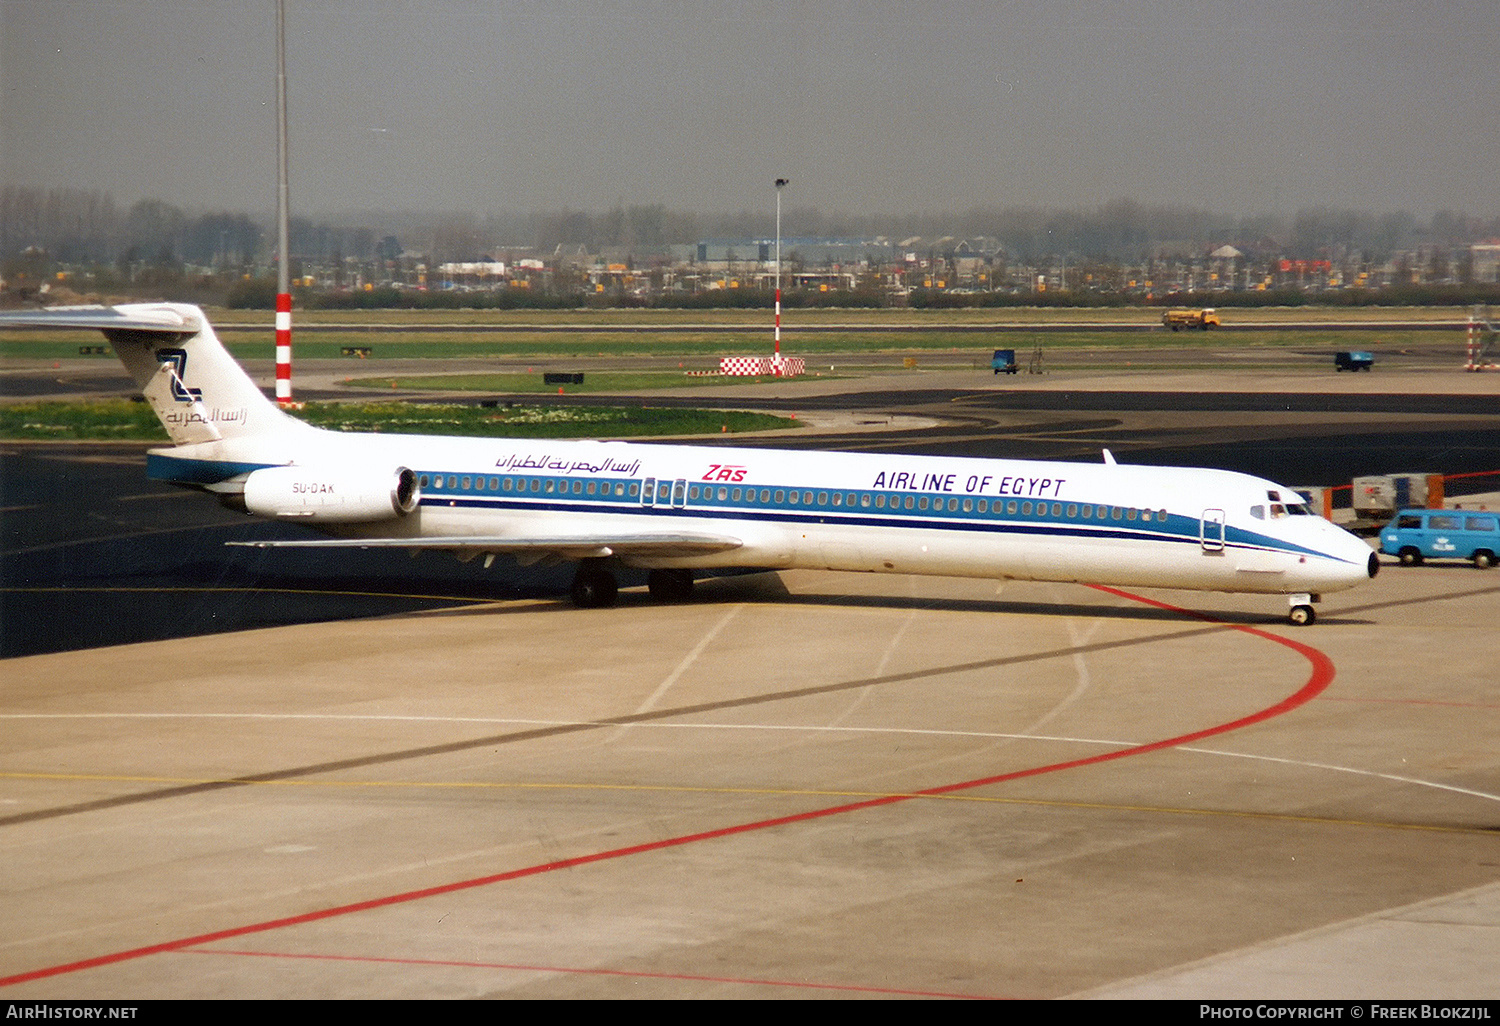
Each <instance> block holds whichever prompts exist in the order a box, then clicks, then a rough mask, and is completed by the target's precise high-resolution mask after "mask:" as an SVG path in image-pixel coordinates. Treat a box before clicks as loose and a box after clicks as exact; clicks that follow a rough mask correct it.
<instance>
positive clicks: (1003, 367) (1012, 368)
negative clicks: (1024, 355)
mask: <svg viewBox="0 0 1500 1026" xmlns="http://www.w3.org/2000/svg"><path fill="white" fill-rule="evenodd" d="M990 367H991V369H993V370H994V372H995V373H996V374H1000V373H1002V372H1003V373H1005V374H1015V373H1016V372H1017V371H1019V370H1020V369H1021V368H1019V367H1017V366H1016V351H1015V350H1014V349H996V350H995V355H994V356H993V357H992V358H991V359H990Z"/></svg>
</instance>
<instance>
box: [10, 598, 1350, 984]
mask: <svg viewBox="0 0 1500 1026" xmlns="http://www.w3.org/2000/svg"><path fill="white" fill-rule="evenodd" d="M1090 587H1093V588H1095V589H1097V590H1099V591H1102V592H1105V593H1106V594H1110V595H1115V596H1118V597H1120V598H1124V599H1127V600H1130V601H1132V602H1141V603H1144V604H1145V605H1149V606H1155V607H1157V608H1158V609H1166V610H1170V611H1172V612H1175V613H1180V614H1182V615H1184V616H1190V617H1192V618H1194V619H1196V620H1202V621H1204V622H1206V623H1213V624H1219V625H1222V626H1224V627H1225V628H1227V629H1229V630H1236V631H1240V632H1241V633H1244V634H1249V635H1252V636H1254V637H1257V638H1263V639H1265V640H1267V641H1272V642H1275V643H1276V644H1278V645H1283V646H1285V647H1287V648H1290V649H1291V650H1292V651H1294V652H1296V653H1298V654H1299V655H1301V656H1302V657H1303V658H1305V659H1306V660H1307V661H1308V662H1309V663H1311V664H1312V673H1311V675H1310V676H1309V677H1308V678H1307V682H1306V683H1305V684H1303V685H1302V687H1301V688H1300V689H1298V690H1297V691H1296V692H1295V693H1293V694H1292V695H1289V696H1288V697H1287V698H1284V699H1282V700H1281V701H1280V702H1277V703H1276V704H1275V705H1271V706H1268V707H1266V708H1264V709H1261V710H1260V711H1258V712H1255V713H1251V714H1250V715H1249V716H1242V717H1240V718H1239V719H1237V720H1230V721H1229V722H1227V723H1221V724H1218V725H1217V726H1213V727H1205V728H1203V729H1202V730H1195V731H1192V732H1191V733H1188V734H1179V735H1178V736H1177V737H1170V738H1166V739H1164V740H1161V741H1152V742H1148V743H1146V744H1140V745H1131V746H1128V747H1126V748H1121V749H1117V750H1115V751H1113V752H1105V753H1103V754H1100V755H1091V756H1088V757H1086V758H1082V759H1070V760H1068V761H1066V762H1054V763H1049V764H1047V765H1045V766H1033V767H1031V768H1029V769H1022V770H1012V771H1011V772H1009V773H997V774H995V775H994V776H988V777H980V778H978V779H975V780H965V781H961V782H959V783H956V784H944V785H941V786H938V787H930V788H927V789H925V790H922V791H914V792H910V793H907V794H896V795H885V796H883V797H880V798H870V799H866V800H864V801H858V802H848V803H845V804H843V805H832V806H829V807H827V808H823V809H813V810H810V811H808V812H798V813H793V814H791V815H787V816H776V817H774V818H771V819H761V820H755V821H754V822H750V823H738V824H735V825H733V826H726V827H719V828H717V829H714V830H703V831H699V832H697V833H692V834H684V835H682V836H681V837H669V838H666V839H665V840H660V841H648V842H646V843H644V844H633V845H629V846H627V847H624V848H611V849H609V850H607V851H598V852H593V853H591V854H588V855H578V856H575V857H573V858H569V859H558V860H557V861H555V862H544V863H540V864H538V865H534V866H526V867H523V868H521V869H511V870H507V871H506V872H503V873H493V874H490V875H488V876H480V877H474V878H473V879H469V880H457V881H454V882H452V883H446V884H439V885H437V886H434V887H423V888H421V889H419V890H414V891H404V892H402V893H400V894H388V895H386V896H384V897H380V898H369V899H367V900H365V901H356V902H352V903H350V904H347V905H336V906H334V907H332V908H325V909H317V910H315V911H312V912H304V913H301V914H300V915H295V916H285V917H283V918H280V919H269V920H266V921H265V922H261V923H248V924H245V925H243V926H232V927H228V928H227V929H223V930H215V931H214V932H212V933H200V934H197V935H195V936H192V937H180V938H178V939H176V940H170V941H162V942H161V943H159V944H149V945H147V946H145V947H140V948H131V949H129V950H126V951H116V952H111V953H110V954H106V955H96V956H95V957H93V958H86V959H82V960H80V961H77V962H67V963H64V964H62V965H54V966H47V967H45V968H41V969H32V970H30V971H28V972H24V973H18V974H16V975H13V976H5V977H0V987H9V986H12V985H14V984H17V983H26V982H29V981H31V980H41V979H46V978H48V977H52V976H63V975H66V974H68V973H76V972H81V971H83V970H85V969H95V968H98V967H100V966H105V965H114V964H116V963H119V962H128V961H132V960H134V959H138V958H145V957H147V956H148V955H160V954H165V953H166V952H169V951H182V950H183V949H185V948H190V947H201V946H203V945H205V944H212V943H213V942H215V941H221V940H229V939H231V938H234V937H247V936H250V935H252V934H257V933H268V932H270V931H272V930H282V929H285V928H287V927H291V926H300V925H302V924H304V923H315V922H318V921H320V920H323V919H333V918H336V917H338V916H346V915H352V914H354V913H356V912H367V911H370V910H371V909H377V908H387V907H389V906H392V905H402V904H406V903H407V902H412V901H421V900H423V899H424V898H433V897H437V896H438V895H442V894H454V893H457V892H459V891H467V890H473V889H475V888H478V887H488V886H491V885H492V884H498V883H505V882H507V881H510V880H520V879H524V878H526V877H530V876H540V875H541V874H543V873H551V872H555V871H557V870H560V869H575V868H577V867H579V866H586V865H590V864H592V863H595V862H608V861H612V860H614V859H622V858H628V857H629V856H631V855H643V854H645V853H647V852H653V851H663V850H666V849H669V848H680V847H682V846H683V845H688V844H696V843H698V842H700V841H712V840H717V839H718V838H721V837H733V836H735V835H737V834H747V833H753V832H755V831H758V830H769V829H771V828H774V827H781V826H789V825H791V824H793V823H806V822H810V821H812V820H818V819H825V818H827V817H829V816H838V815H843V814H845V813H850V812H859V811H862V810H864V809H874V808H879V807H881V806H885V805H897V804H900V803H902V802H908V801H911V800H913V799H915V798H927V797H933V796H936V795H944V794H952V793H954V792H956V791H965V790H970V789H972V788H976V787H985V786H987V785H990V784H999V783H1004V782H1006V781H1010V780H1021V779H1024V778H1026V777H1036V776H1041V775H1043V774H1046V773H1058V772H1061V771H1063V770H1069V769H1077V768H1079V767H1082V766H1093V765H1097V764H1099V763H1105V762H1112V761H1114V760H1116V759H1124V758H1128V757H1130V756H1133V755H1144V754H1146V753H1148V752H1157V751H1161V750H1162V749H1165V748H1173V747H1175V746H1177V745H1184V744H1189V743H1191V742H1194V741H1201V740H1203V739H1204V738H1207V737H1214V736H1216V735H1219V734H1227V733H1229V732H1231V731H1235V730H1239V729H1241V728H1242V727H1248V726H1251V725H1253V724H1256V723H1263V722H1265V721H1266V720H1269V719H1273V718H1275V717H1277V716H1281V715H1283V714H1284V713H1288V712H1290V711H1291V710H1293V709H1296V708H1297V707H1298V706H1301V705H1303V704H1305V703H1306V702H1308V701H1310V700H1312V699H1313V698H1314V697H1316V696H1317V695H1318V694H1319V693H1321V692H1322V691H1323V690H1324V689H1325V688H1327V687H1328V685H1329V684H1330V683H1332V681H1333V677H1334V672H1335V671H1334V667H1333V661H1332V660H1331V659H1329V658H1328V656H1327V655H1325V654H1324V653H1323V652H1321V651H1319V650H1318V649H1316V648H1313V647H1311V646H1310V645H1304V644H1302V643H1301V642H1297V641H1293V640H1291V639H1290V638H1285V637H1282V636H1281V635H1279V634H1272V633H1270V632H1268V631H1263V630H1259V629H1258V628H1255V627H1247V626H1243V625H1240V624H1225V623H1223V622H1222V621H1219V620H1215V619H1214V618H1213V617H1210V616H1206V615H1204V614H1202V613H1197V612H1193V611H1192V610H1187V609H1182V608H1180V607H1178V606H1173V605H1170V604H1168V603H1166V602H1159V601H1157V600H1155V599H1149V598H1145V597H1144V596H1141V595H1133V594H1131V593H1130V592H1126V591H1120V590H1118V589H1115V588H1107V587H1104V586H1103V585H1090Z"/></svg>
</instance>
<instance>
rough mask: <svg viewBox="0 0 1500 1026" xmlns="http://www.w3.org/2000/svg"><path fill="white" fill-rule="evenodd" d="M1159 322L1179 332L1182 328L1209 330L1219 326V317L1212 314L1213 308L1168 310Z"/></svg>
mask: <svg viewBox="0 0 1500 1026" xmlns="http://www.w3.org/2000/svg"><path fill="white" fill-rule="evenodd" d="M1161 322H1162V323H1163V324H1165V325H1166V326H1167V327H1169V328H1171V329H1172V330H1173V331H1181V330H1182V329H1183V328H1202V329H1203V330H1204V331H1207V330H1208V329H1209V328H1217V327H1218V326H1219V315H1218V314H1217V313H1215V312H1214V309H1213V307H1208V308H1207V309H1203V310H1168V311H1167V312H1166V313H1164V314H1162V315H1161Z"/></svg>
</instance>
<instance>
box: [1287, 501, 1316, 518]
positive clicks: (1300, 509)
mask: <svg viewBox="0 0 1500 1026" xmlns="http://www.w3.org/2000/svg"><path fill="white" fill-rule="evenodd" d="M1286 511H1287V512H1288V513H1290V514H1291V515H1292V516H1294V517H1307V516H1312V514H1311V513H1309V512H1308V511H1307V506H1306V505H1304V504H1303V503H1300V502H1289V503H1287V504H1286Z"/></svg>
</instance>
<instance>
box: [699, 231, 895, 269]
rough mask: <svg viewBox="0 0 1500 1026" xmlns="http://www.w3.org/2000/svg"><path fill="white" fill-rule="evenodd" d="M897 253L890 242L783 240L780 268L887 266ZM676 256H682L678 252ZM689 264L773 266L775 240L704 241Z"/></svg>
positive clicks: (815, 239) (812, 239)
mask: <svg viewBox="0 0 1500 1026" xmlns="http://www.w3.org/2000/svg"><path fill="white" fill-rule="evenodd" d="M895 252H896V249H895V247H894V246H892V245H891V243H890V240H888V239H883V238H876V239H830V238H803V237H796V238H783V239H782V240H781V260H782V263H783V264H789V263H792V262H796V263H799V264H801V266H803V267H805V268H813V267H859V266H879V265H884V264H886V263H888V262H890V261H891V260H892V259H893V258H894V255H895ZM678 255H679V256H681V253H680V251H679V253H678ZM688 262H692V263H695V264H698V265H700V266H702V267H705V268H727V267H728V266H729V265H730V264H773V263H775V262H776V240H775V239H774V238H770V239H756V238H740V239H703V240H701V241H699V242H698V244H697V245H696V246H695V247H693V249H692V255H691V257H690V259H689V261H688Z"/></svg>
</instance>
